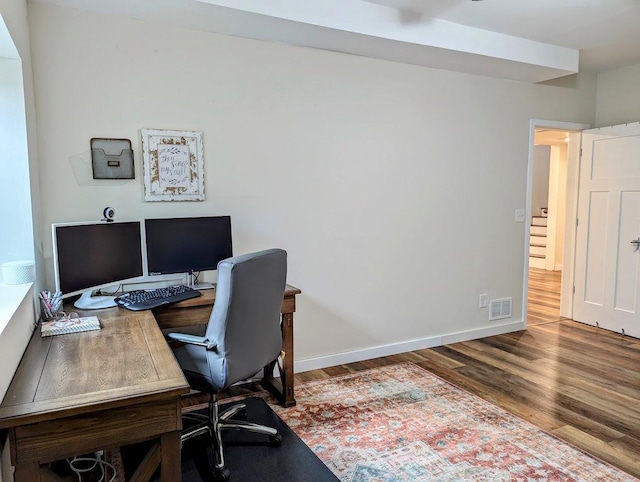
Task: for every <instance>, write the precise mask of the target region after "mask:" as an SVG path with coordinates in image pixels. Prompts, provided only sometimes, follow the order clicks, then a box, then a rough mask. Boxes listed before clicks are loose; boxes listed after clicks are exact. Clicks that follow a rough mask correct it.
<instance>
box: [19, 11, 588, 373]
mask: <svg viewBox="0 0 640 482" xmlns="http://www.w3.org/2000/svg"><path fill="white" fill-rule="evenodd" d="M30 21H31V32H32V42H33V65H34V75H35V79H36V82H35V89H36V96H37V98H38V130H39V134H40V135H39V149H40V152H42V153H43V156H42V162H41V171H40V174H41V178H42V179H43V180H46V185H45V183H43V188H42V196H43V206H42V208H43V217H42V225H41V227H42V229H43V230H48V229H49V225H50V224H51V223H52V222H56V221H70V220H86V219H98V217H99V215H100V213H101V212H102V208H103V207H105V206H107V205H109V206H113V207H115V209H116V212H117V213H118V216H119V218H120V219H124V218H141V217H150V216H181V215H193V214H230V215H231V216H232V222H233V234H234V243H235V251H236V252H237V253H241V252H246V251H250V250H254V249H259V248H266V247H271V246H280V247H283V248H285V249H287V250H288V252H289V256H290V257H289V266H290V269H289V277H288V281H289V283H291V284H293V285H295V286H298V287H299V288H301V289H302V291H303V294H302V295H301V296H300V298H299V303H298V305H297V308H298V312H297V314H296V326H295V330H296V335H295V337H296V338H295V343H296V345H295V346H296V360H298V361H300V360H308V359H310V358H313V357H321V356H327V355H331V354H336V353H343V352H349V351H354V350H366V349H368V348H371V347H377V346H381V345H387V344H392V343H402V342H406V341H410V340H420V339H431V338H433V337H435V338H437V337H440V336H445V337H446V336H447V335H452V336H451V337H450V338H443V339H442V340H453V339H455V337H463V338H464V337H467V338H468V337H471V336H474V335H477V333H479V332H480V330H485V329H488V330H492V329H495V326H496V325H493V324H490V323H489V322H488V321H487V319H488V313H487V310H486V309H479V308H478V295H479V294H480V293H488V294H489V297H490V298H497V297H505V296H513V300H514V306H513V312H514V319H513V320H507V321H518V322H520V321H521V316H520V313H521V307H522V287H523V264H524V258H523V257H524V255H525V251H524V239H523V238H524V231H525V230H524V224H522V223H514V210H515V209H516V208H523V207H524V206H525V192H526V172H527V152H528V142H529V137H528V136H529V120H530V119H531V118H538V119H550V120H554V119H556V120H565V121H572V122H585V123H592V122H593V118H594V99H595V94H596V90H595V77H594V76H579V77H578V78H577V86H576V87H574V88H567V87H553V86H543V85H531V84H525V83H519V82H511V81H500V80H496V79H490V78H485V77H478V76H472V75H465V74H459V73H452V72H446V71H439V70H432V69H427V68H423V67H417V66H410V65H403V64H398V63H392V62H385V61H378V60H372V59H368V58H363V57H357V56H350V55H344V54H339V53H335V52H326V51H319V50H312V49H305V48H298V47H292V46H285V45H276V44H269V43H265V42H259V41H253V40H247V39H240V38H232V37H225V36H220V35H215V34H208V33H203V32H195V31H186V30H182V29H178V28H172V27H167V26H161V25H155V24H151V23H144V22H140V21H135V20H130V19H120V18H112V17H107V16H101V15H97V14H89V13H86V12H80V11H74V10H68V9H63V8H59V7H51V6H43V5H40V4H33V5H31V6H30ZM144 127H151V128H166V129H186V130H199V131H203V132H204V146H205V164H206V165H205V170H206V179H205V182H206V193H207V199H206V201H205V202H190V203H184V202H182V203H181V202H174V203H145V202H143V201H142V195H143V193H142V181H141V163H140V159H141V158H140V152H139V150H140V141H139V129H140V128H144ZM91 137H124V138H130V139H131V140H132V141H133V143H134V149H135V150H136V171H137V176H136V180H135V181H134V182H129V183H124V184H118V183H116V182H113V181H102V182H97V181H86V182H85V181H81V182H80V183H79V182H78V181H77V179H76V177H75V176H74V172H73V170H72V164H73V163H74V162H77V161H78V160H79V159H80V160H82V159H84V160H85V161H87V162H88V159H89V154H88V151H89V139H90V138H91ZM496 146H499V148H496ZM44 252H45V256H46V257H47V262H48V264H49V265H50V263H51V245H50V240H49V239H45V247H44ZM49 283H50V284H51V283H52V282H51V278H49ZM497 325H499V324H497ZM474 330H477V331H474ZM437 339H439V338H437Z"/></svg>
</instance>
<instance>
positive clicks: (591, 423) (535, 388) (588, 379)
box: [295, 270, 640, 477]
mask: <svg viewBox="0 0 640 482" xmlns="http://www.w3.org/2000/svg"><path fill="white" fill-rule="evenodd" d="M538 271H543V270H538ZM548 273H549V272H547V274H548ZM544 274H545V273H536V272H533V273H531V278H530V283H529V285H530V288H531V291H530V301H529V317H530V318H529V321H528V328H527V330H525V331H519V332H515V333H509V334H505V335H498V336H492V337H488V338H483V339H480V340H474V341H468V342H462V343H455V344H451V345H445V346H441V347H437V348H431V349H425V350H418V351H413V352H408V353H403V354H400V355H395V356H389V357H383V358H377V359H373V360H367V361H363V362H358V363H350V364H346V365H339V366H334V367H330V368H325V369H322V370H313V371H309V372H305V373H298V374H296V375H295V382H296V384H299V383H304V382H306V381H310V380H317V379H324V378H328V377H333V376H338V375H342V374H346V373H351V372H356V371H359V370H365V369H369V368H374V367H378V366H383V365H389V364H393V363H399V362H405V361H410V362H413V363H416V364H417V365H420V366H421V367H423V368H425V369H427V370H429V371H431V372H432V373H435V374H436V375H438V376H440V377H442V378H444V379H446V380H448V381H450V382H451V383H453V384H455V385H457V386H458V387H460V388H463V389H465V390H467V391H469V392H471V393H475V394H476V395H478V396H480V397H482V398H484V399H485V400H488V401H489V402H491V403H493V404H495V405H498V406H500V407H502V408H503V409H505V410H507V411H509V412H510V413H512V414H514V415H516V416H518V417H520V418H523V419H525V420H527V421H529V422H531V423H533V424H534V425H537V426H538V427H540V428H541V429H543V430H545V431H547V432H549V433H552V434H554V435H556V436H557V437H559V438H561V439H563V440H565V441H567V442H569V443H571V444H573V445H575V446H577V447H579V448H581V449H582V450H584V451H586V452H588V453H590V454H593V455H595V456H596V457H599V458H600V459H602V460H605V461H606V462H609V463H610V464H612V465H614V466H617V467H619V468H620V469H622V470H624V471H626V472H628V473H629V474H632V475H634V476H636V477H640V340H639V339H636V338H631V337H625V336H623V335H619V334H616V333H613V332H608V331H605V330H602V329H597V328H594V327H591V326H588V325H584V324H581V323H577V322H575V321H572V320H567V319H560V316H559V310H558V308H557V305H558V304H559V295H555V294H553V292H555V293H559V283H560V277H559V276H560V274H559V273H555V275H554V276H555V277H557V280H555V281H554V280H553V279H551V281H549V283H555V282H557V283H558V289H557V291H553V290H551V288H550V286H546V287H545V281H544V280H543V279H542V278H543V275H544ZM536 277H539V279H536ZM556 296H558V302H557V303H555V301H554V300H555V298H556ZM554 303H555V304H554Z"/></svg>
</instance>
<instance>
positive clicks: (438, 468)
mask: <svg viewBox="0 0 640 482" xmlns="http://www.w3.org/2000/svg"><path fill="white" fill-rule="evenodd" d="M264 397H265V398H269V396H268V395H267V394H266V393H265V395H264ZM296 400H297V405H296V406H295V407H292V408H286V409H285V408H282V407H280V406H278V405H277V404H275V403H273V402H274V401H273V400H270V402H271V406H272V408H273V409H274V411H276V413H277V414H278V415H279V416H280V418H282V419H283V420H284V421H285V422H286V423H287V424H288V425H289V426H290V427H291V428H292V429H293V430H294V431H295V432H296V433H297V434H298V436H299V437H300V438H301V439H302V440H303V441H304V442H305V443H306V444H307V445H308V446H309V447H310V448H311V449H312V450H313V451H314V452H315V453H316V455H318V457H320V459H321V460H322V461H323V462H324V463H325V464H326V465H327V466H328V467H329V468H330V469H331V470H332V471H333V472H334V474H336V476H338V478H339V479H340V480H342V481H350V482H365V481H369V482H402V481H411V482H417V481H443V482H444V481H447V482H449V481H450V482H460V481H474V482H480V481H487V482H489V481H491V482H496V481H526V482H533V481H546V482H554V481H563V482H564V481H576V482H577V481H580V482H588V481H636V480H638V479H636V478H634V477H632V476H630V475H627V474H625V473H624V472H622V471H620V470H617V469H616V468H614V467H612V466H610V465H608V464H606V463H604V462H602V461H600V460H597V459H595V458H593V457H592V456H590V455H588V454H586V453H584V452H582V451H580V450H578V449H577V448H575V447H573V446H571V445H569V444H567V443H565V442H563V441H561V440H559V439H557V438H556V437H554V436H552V435H550V434H547V433H545V432H543V431H541V430H540V429H538V428H536V427H534V426H533V425H531V424H529V423H528V422H525V421H524V420H521V419H519V418H517V417H515V416H513V415H511V414H509V413H507V412H506V411H504V410H502V409H501V408H498V407H496V406H494V405H492V404H490V403H488V402H486V401H484V400H482V399H481V398H479V397H477V396H475V395H473V394H471V393H468V392H466V391H464V390H461V389H459V388H457V387H455V386H453V385H451V384H450V383H448V382H446V381H445V380H442V379H441V378H439V377H437V376H435V375H433V374H432V373H430V372H428V371H427V370H424V369H422V368H420V367H418V366H417V365H414V364H412V363H400V364H397V365H392V366H387V367H382V368H376V369H372V370H367V371H364V372H359V373H355V374H350V375H345V376H341V377H336V378H331V379H328V380H321V381H316V382H310V383H305V384H302V385H299V386H297V387H296Z"/></svg>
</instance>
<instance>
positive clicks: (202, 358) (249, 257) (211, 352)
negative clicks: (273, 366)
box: [167, 249, 287, 480]
mask: <svg viewBox="0 0 640 482" xmlns="http://www.w3.org/2000/svg"><path fill="white" fill-rule="evenodd" d="M286 277H287V253H286V251H283V250H282V249H269V250H266V251H260V252H257V253H250V254H245V255H241V256H234V257H231V258H228V259H225V260H223V261H221V262H220V263H219V264H218V284H217V286H216V300H215V303H214V306H213V310H212V312H211V317H210V318H209V322H208V324H207V326H206V330H205V331H204V334H203V335H202V331H203V330H202V327H200V333H198V328H197V327H192V328H187V329H181V331H183V333H167V337H168V338H169V340H170V344H171V345H173V346H172V348H173V351H174V354H175V356H176V359H177V360H178V363H179V364H180V366H181V368H182V370H183V372H184V375H185V377H186V378H187V381H188V382H189V385H190V386H191V388H193V389H195V390H198V391H201V392H204V393H208V394H210V396H211V398H210V401H209V413H208V416H204V415H200V414H195V413H191V414H189V413H186V414H184V416H185V417H191V418H194V417H195V418H196V419H197V422H198V423H197V424H196V425H194V426H191V427H188V428H186V429H184V430H183V432H182V434H181V436H182V437H181V438H182V441H186V440H189V439H191V438H194V437H197V436H200V435H203V434H208V435H209V436H210V437H211V441H212V444H213V451H214V457H215V472H216V474H215V475H216V478H218V479H222V480H227V479H228V478H229V475H230V474H229V471H228V470H227V469H226V468H225V465H224V454H223V448H222V440H221V436H220V432H221V431H222V430H230V429H235V430H239V429H242V430H250V431H252V432H257V433H262V434H265V435H267V436H269V440H270V442H271V443H272V444H273V445H279V444H280V441H281V440H282V439H281V436H280V435H279V434H278V432H277V431H276V430H275V429H273V428H271V427H266V426H263V425H257V424H253V423H249V422H245V421H237V420H231V417H233V416H234V415H236V414H238V413H239V412H240V411H242V410H243V409H244V408H245V406H244V404H236V405H233V406H232V407H231V408H229V409H227V410H225V411H224V412H222V413H218V404H217V397H216V394H217V393H219V392H221V391H223V390H225V389H227V388H229V387H230V386H231V385H233V384H235V383H237V382H239V381H242V380H246V379H248V378H250V377H252V376H253V375H255V374H256V373H258V372H259V371H260V370H261V369H262V368H263V367H265V366H267V365H268V364H270V363H272V362H273V361H275V360H276V359H277V358H278V356H279V355H280V351H281V350H282V332H281V331H280V309H281V306H282V299H283V297H284V289H285V283H286ZM175 342H179V343H175Z"/></svg>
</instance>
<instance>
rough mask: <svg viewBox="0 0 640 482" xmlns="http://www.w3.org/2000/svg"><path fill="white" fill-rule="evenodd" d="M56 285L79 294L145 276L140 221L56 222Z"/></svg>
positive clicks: (57, 287) (70, 293)
mask: <svg viewBox="0 0 640 482" xmlns="http://www.w3.org/2000/svg"><path fill="white" fill-rule="evenodd" d="M52 229H53V249H54V271H55V277H56V289H58V290H60V291H62V294H63V295H72V294H77V293H80V292H83V291H88V290H91V289H95V288H99V287H102V286H106V285H109V284H114V283H117V282H120V281H125V280H128V279H131V278H136V277H138V276H142V274H143V272H142V241H141V230H140V222H139V221H134V222H122V223H91V224H77V223H76V224H54V225H53V227H52Z"/></svg>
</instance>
